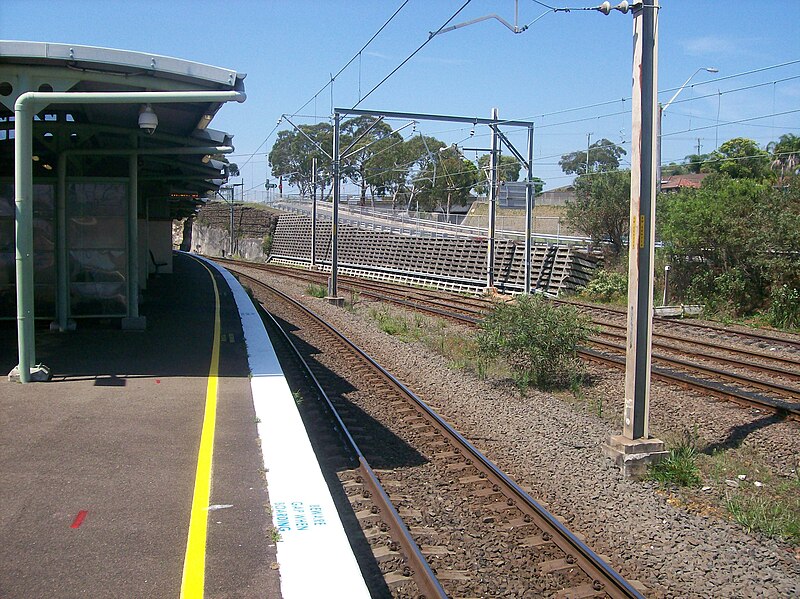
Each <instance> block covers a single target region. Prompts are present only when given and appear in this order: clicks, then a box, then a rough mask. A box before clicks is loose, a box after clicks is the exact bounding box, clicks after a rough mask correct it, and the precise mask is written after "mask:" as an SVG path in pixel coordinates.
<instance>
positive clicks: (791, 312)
mask: <svg viewBox="0 0 800 599" xmlns="http://www.w3.org/2000/svg"><path fill="white" fill-rule="evenodd" d="M767 316H768V318H769V322H770V324H771V325H772V326H776V327H780V328H784V329H796V328H800V290H798V289H794V288H792V287H789V286H788V285H781V286H780V287H775V288H774V289H773V290H772V295H771V297H770V306H769V312H768V313H767Z"/></svg>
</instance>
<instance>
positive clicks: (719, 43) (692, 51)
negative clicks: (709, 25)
mask: <svg viewBox="0 0 800 599" xmlns="http://www.w3.org/2000/svg"><path fill="white" fill-rule="evenodd" d="M681 45H682V46H683V50H684V52H686V53H687V54H689V55H693V56H704V55H708V54H732V53H738V52H739V51H741V49H742V48H741V47H742V44H741V40H738V41H737V40H733V39H728V38H723V37H718V36H714V35H708V36H704V37H696V38H693V39H687V40H683V41H682V42H681Z"/></svg>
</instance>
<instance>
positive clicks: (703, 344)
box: [594, 319, 800, 378]
mask: <svg viewBox="0 0 800 599" xmlns="http://www.w3.org/2000/svg"><path fill="white" fill-rule="evenodd" d="M594 322H595V324H599V325H600V326H604V327H609V328H612V329H618V330H622V331H624V330H625V328H626V327H625V326H624V325H621V324H617V323H614V322H608V321H606V320H599V319H595V320H594ZM607 334H612V335H613V334H614V333H607ZM617 335H618V336H624V335H619V334H617ZM653 336H654V337H660V338H663V339H668V340H670V341H678V342H681V343H691V344H693V345H698V346H700V347H711V348H715V349H719V350H723V351H726V352H729V353H732V354H737V355H740V356H745V357H748V358H753V357H756V358H763V359H764V360H771V361H773V362H779V363H781V364H786V365H787V366H794V367H797V366H800V363H798V361H797V360H794V359H792V358H784V357H782V356H775V355H772V354H768V353H765V352H760V351H754V350H751V349H741V348H738V347H731V346H730V345H722V344H720V343H713V342H711V341H704V340H702V339H697V338H694V337H691V338H687V337H681V336H680V335H674V334H672V333H665V332H663V331H660V332H655V331H654V332H653ZM660 345H661V346H662V347H670V346H669V345H666V344H660ZM695 355H702V356H705V355H707V354H703V353H700V352H695ZM712 359H714V360H719V361H720V362H723V361H726V359H725V358H722V357H719V356H712ZM729 363H731V364H734V365H735V364H737V362H735V361H729ZM748 366H751V367H753V368H758V369H761V368H762V366H761V365H758V364H748ZM763 368H766V369H769V370H771V371H774V373H775V374H778V375H781V376H789V377H791V378H800V372H796V371H790V370H785V369H780V368H777V367H770V366H764V367H763Z"/></svg>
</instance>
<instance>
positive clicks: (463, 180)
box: [420, 146, 480, 214]
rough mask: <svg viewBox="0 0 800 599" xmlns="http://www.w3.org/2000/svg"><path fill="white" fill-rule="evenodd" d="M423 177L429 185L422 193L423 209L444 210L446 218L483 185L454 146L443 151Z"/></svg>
mask: <svg viewBox="0 0 800 599" xmlns="http://www.w3.org/2000/svg"><path fill="white" fill-rule="evenodd" d="M420 174H421V177H422V180H424V181H427V182H428V183H429V186H428V185H426V187H425V188H424V189H423V190H422V191H421V193H420V205H423V206H424V207H425V208H426V209H427V210H434V209H436V207H437V206H442V207H444V208H445V210H446V212H447V214H450V207H451V206H452V205H454V204H459V205H461V206H463V205H466V203H467V200H468V199H470V197H471V194H470V191H471V190H472V189H473V188H474V187H475V186H476V185H477V184H478V183H479V181H480V172H479V171H478V167H477V166H475V164H474V163H473V162H472V161H471V160H467V159H466V158H464V156H463V154H461V152H460V151H459V150H458V149H457V148H454V147H452V146H450V147H444V148H440V149H439V151H437V153H436V154H434V155H433V159H432V160H429V162H428V164H427V165H426V166H425V168H424V169H423V170H422V172H421V173H420Z"/></svg>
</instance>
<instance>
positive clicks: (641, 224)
mask: <svg viewBox="0 0 800 599" xmlns="http://www.w3.org/2000/svg"><path fill="white" fill-rule="evenodd" d="M646 218H647V217H646V216H645V215H644V214H642V215H641V216H640V217H639V248H643V247H644V225H645V219H646Z"/></svg>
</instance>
